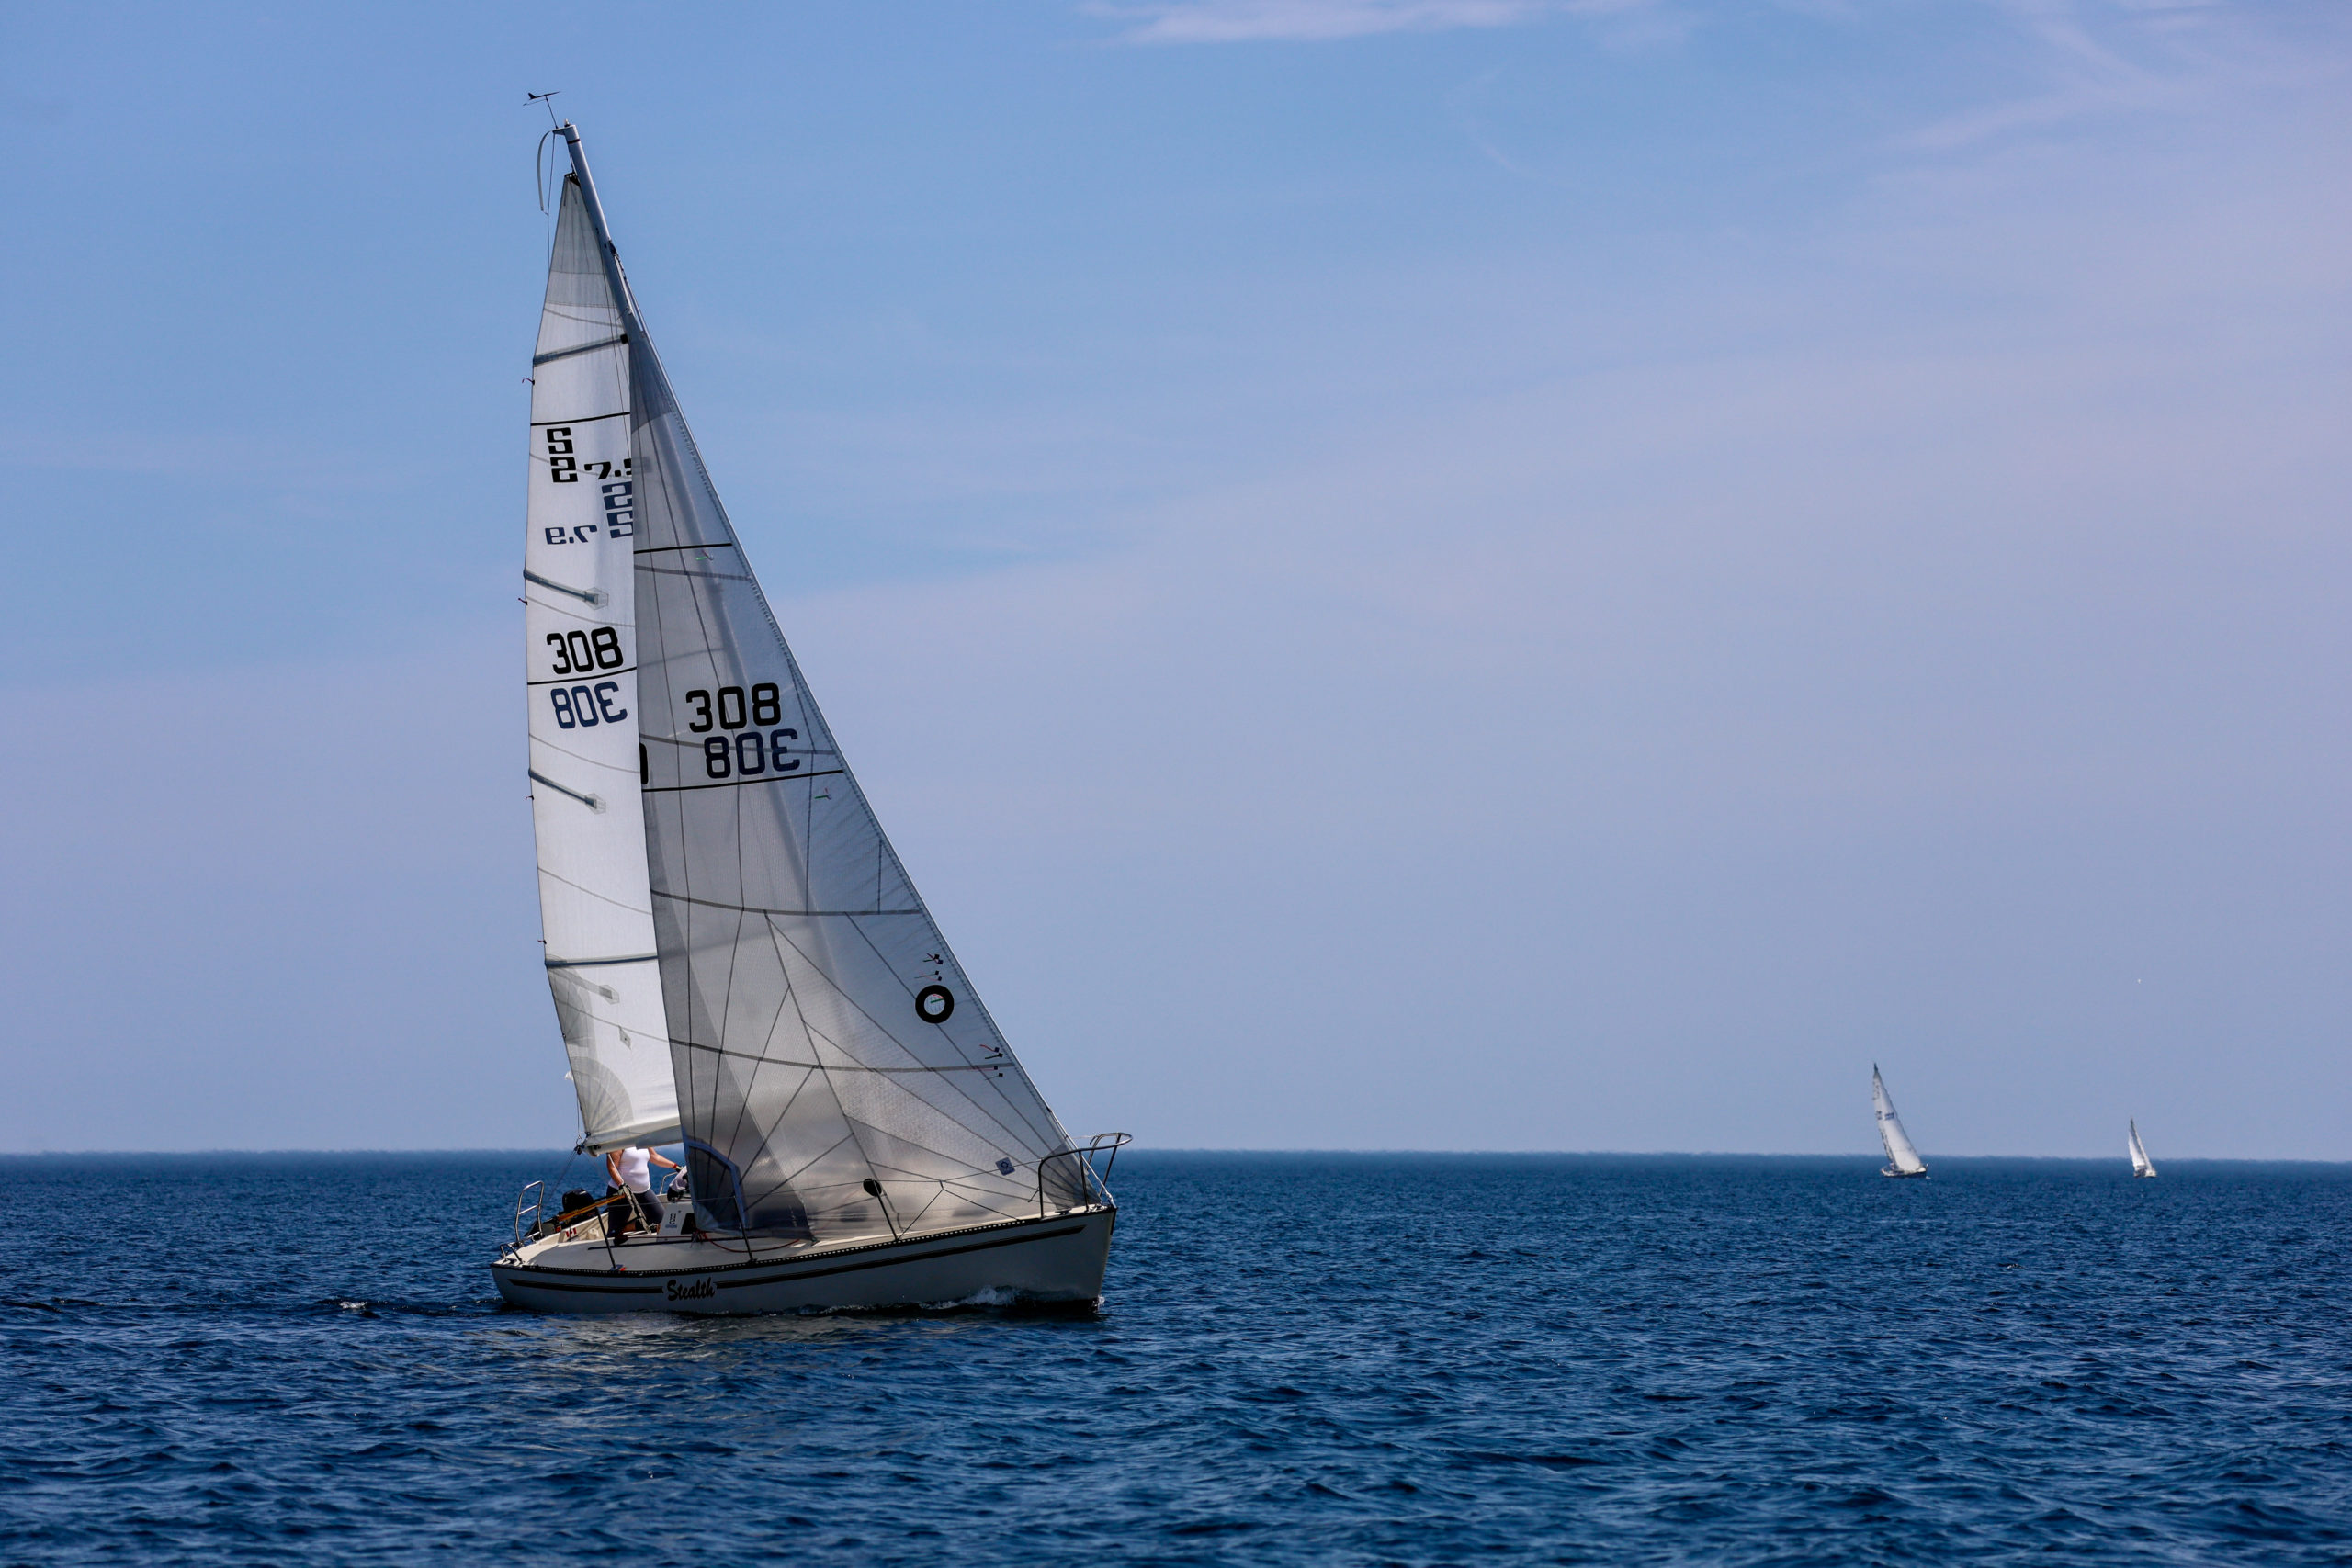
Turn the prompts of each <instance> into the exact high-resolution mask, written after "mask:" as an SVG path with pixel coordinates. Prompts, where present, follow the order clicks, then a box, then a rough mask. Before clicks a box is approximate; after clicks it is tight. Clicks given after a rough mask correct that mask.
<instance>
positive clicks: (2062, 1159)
mask: <svg viewBox="0 0 2352 1568" xmlns="http://www.w3.org/2000/svg"><path fill="white" fill-rule="evenodd" d="M650 1146H651V1147H654V1148H677V1147H681V1146H682V1145H678V1144H675V1143H668V1144H656V1145H650ZM1133 1147H1134V1146H1133V1145H1130V1148H1131V1149H1133ZM1141 1152H1144V1153H1146V1154H1147V1155H1215V1156H1355V1157H1360V1158H1368V1157H1372V1156H1386V1157H1402V1158H1424V1159H1428V1158H1483V1159H1496V1158H1520V1159H1789V1160H1797V1159H1808V1160H1852V1161H1857V1162H1861V1163H1871V1162H1874V1161H1876V1160H1879V1159H1880V1158H1882V1157H1883V1156H1881V1155H1878V1154H1876V1153H1868V1154H1864V1153H1851V1152H1848V1153H1830V1154H1822V1153H1804V1152H1798V1151H1777V1150H1766V1149H1467V1148H1453V1149H1430V1148H1373V1147H1364V1148H1298V1147H1294V1148H1231V1147H1228V1148H1219V1147H1214V1146H1210V1145H1183V1146H1178V1145H1170V1146H1168V1147H1165V1148H1162V1147H1159V1146H1152V1147H1150V1148H1148V1149H1146V1150H1143V1151H1141ZM493 1155H500V1156H503V1155H513V1156H530V1157H532V1158H542V1159H543V1158H548V1157H555V1156H568V1157H574V1158H591V1159H593V1158H595V1157H596V1156H581V1155H578V1154H577V1153H576V1152H575V1151H572V1150H569V1149H564V1148H560V1147H555V1148H546V1147H542V1148H531V1147H527V1146H523V1145H481V1146H476V1147H445V1148H369V1147H349V1148H229V1147H220V1148H204V1149H94V1148H84V1149H0V1160H34V1159H199V1158H207V1157H222V1156H231V1157H240V1158H249V1159H262V1158H286V1157H292V1156H394V1157H400V1158H414V1159H424V1158H434V1157H449V1156H469V1157H481V1156H493ZM1937 1160H1951V1161H1974V1160H2043V1161H2049V1162H2052V1163H2066V1164H2086V1165H2091V1164H2095V1165H2109V1164H2113V1165H2126V1164H2129V1163H2130V1161H2129V1159H2128V1157H2127V1156H2121V1155H2036V1154H1939V1155H1937V1156H1934V1158H1933V1159H1930V1160H1928V1164H1929V1165H1930V1166H1933V1165H1934V1164H1935V1162H1936V1161H1937ZM2163 1163H2164V1164H2167V1165H2352V1157H2348V1158H2339V1159H2329V1158H2325V1157H2323V1156H2310V1155H2300V1156H2298V1155H2289V1156H2280V1155H2179V1154H2175V1155H2167V1156H2165V1160H2164V1162H2163Z"/></svg>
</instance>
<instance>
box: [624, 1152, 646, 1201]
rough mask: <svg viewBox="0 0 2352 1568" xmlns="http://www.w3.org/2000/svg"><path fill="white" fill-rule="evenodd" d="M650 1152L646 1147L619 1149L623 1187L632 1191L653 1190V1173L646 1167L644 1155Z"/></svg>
mask: <svg viewBox="0 0 2352 1568" xmlns="http://www.w3.org/2000/svg"><path fill="white" fill-rule="evenodd" d="M650 1152H651V1151H650V1150H647V1149H623V1150H622V1151H621V1185H622V1186H623V1187H626V1188H628V1190H630V1191H632V1192H650V1191H652V1190H653V1175H652V1173H651V1172H650V1170H648V1169H647V1168H646V1156H647V1155H648V1154H649V1153H650Z"/></svg>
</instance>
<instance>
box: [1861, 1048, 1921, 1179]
mask: <svg viewBox="0 0 2352 1568" xmlns="http://www.w3.org/2000/svg"><path fill="white" fill-rule="evenodd" d="M1871 1107H1872V1108H1873V1109H1874V1110H1876V1111H1877V1112H1878V1141H1879V1142H1880V1143H1882V1144H1883V1145H1886V1167H1887V1173H1888V1174H1889V1175H1892V1176H1917V1174H1919V1173H1920V1172H1921V1171H1923V1170H1925V1169H1927V1168H1928V1162H1927V1161H1926V1160H1923V1159H1921V1158H1920V1157H1919V1151H1918V1150H1917V1149H1915V1148H1913V1147H1912V1146H1911V1134H1908V1133H1905V1131H1904V1130H1903V1118H1902V1117H1900V1116H1897V1115H1896V1114H1895V1113H1894V1101H1893V1100H1889V1099H1888V1098H1887V1097H1886V1084H1885V1081H1884V1080H1883V1079H1882V1078H1881V1077H1879V1076H1878V1064H1877V1063H1875V1062H1873V1063H1871Z"/></svg>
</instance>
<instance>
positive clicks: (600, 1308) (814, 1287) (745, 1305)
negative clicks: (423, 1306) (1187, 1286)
mask: <svg viewBox="0 0 2352 1568" xmlns="http://www.w3.org/2000/svg"><path fill="white" fill-rule="evenodd" d="M1117 1218H1118V1211H1117V1210H1116V1209H1114V1208H1111V1207H1109V1206H1108V1205H1098V1206H1095V1207H1091V1208H1087V1209H1080V1210H1072V1211H1070V1212H1069V1213H1059V1214H1052V1215H1047V1216H1045V1217H1042V1218H1038V1219H1034V1220H1029V1219H1024V1220H1008V1221H1002V1222H1000V1223H998V1224H988V1225H976V1226H973V1227H970V1228H968V1229H964V1230H953V1231H938V1232H933V1233H931V1234H929V1235H922V1236H911V1237H909V1238H907V1239H906V1240H903V1241H896V1240H891V1239H889V1238H887V1237H884V1238H879V1239H874V1240H865V1239H859V1240H855V1241H850V1242H843V1243H836V1244H832V1245H823V1246H814V1247H812V1246H808V1245H805V1244H804V1245H802V1246H799V1247H786V1246H782V1245H776V1244H771V1243H763V1242H761V1241H759V1240H757V1239H756V1238H755V1239H754V1240H753V1241H752V1244H751V1247H750V1253H751V1256H749V1257H747V1256H746V1248H745V1245H744V1243H743V1241H742V1240H741V1238H740V1237H734V1236H729V1237H726V1238H724V1239H722V1240H717V1241H711V1240H703V1239H700V1238H697V1237H694V1236H631V1237H629V1238H628V1239H627V1240H626V1241H622V1242H619V1243H616V1244H615V1245H612V1246H609V1247H608V1246H606V1245H605V1242H604V1241H602V1240H601V1239H599V1238H598V1237H597V1235H595V1234H594V1233H595V1227H594V1224H589V1225H582V1226H578V1227H575V1228H574V1230H572V1231H571V1232H567V1233H563V1234H560V1235H553V1236H549V1237H546V1238H544V1239H541V1240H538V1241H534V1242H531V1243H528V1244H526V1246H524V1247H521V1248H519V1249H515V1250H511V1251H510V1252H509V1254H508V1255H507V1256H506V1257H505V1258H501V1259H500V1260H499V1261H498V1262H496V1263H493V1264H492V1265H491V1274H492V1278H494V1279H495V1280H497V1282H498V1293H499V1294H500V1295H501V1296H503V1297H504V1298H505V1299H506V1301H507V1302H508V1303H511V1304H513V1305H515V1306H518V1307H526V1308H528V1309H529V1310H531V1311H534V1312H549V1313H569V1314H607V1313H622V1312H681V1313H695V1314H704V1315H710V1316H738V1315H743V1314H754V1313H783V1312H810V1311H824V1310H829V1309H843V1308H848V1309H855V1308H877V1307H938V1306H953V1305H958V1304H979V1303H986V1304H991V1305H1012V1304H1014V1303H1074V1302H1091V1301H1094V1300H1097V1299H1098V1298H1100V1297H1101V1295H1102V1294H1103V1271H1104V1269H1106V1268H1107V1267H1108V1265H1109V1262H1110V1256H1111V1230H1112V1226H1113V1224H1114V1222H1115V1221H1116V1220H1117Z"/></svg>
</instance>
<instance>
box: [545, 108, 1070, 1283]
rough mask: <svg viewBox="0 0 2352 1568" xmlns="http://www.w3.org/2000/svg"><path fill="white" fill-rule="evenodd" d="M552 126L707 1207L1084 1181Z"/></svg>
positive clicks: (813, 1212)
mask: <svg viewBox="0 0 2352 1568" xmlns="http://www.w3.org/2000/svg"><path fill="white" fill-rule="evenodd" d="M564 137H565V140H566V142H567V144H568V145H569V147H570V150H571V161H572V168H573V175H572V177H571V181H569V182H567V194H566V197H565V211H566V213H567V214H568V213H570V212H571V210H572V204H573V199H574V197H575V195H576V196H579V197H584V198H585V210H586V212H587V214H588V216H589V218H590V220H592V221H593V222H594V225H595V230H596V237H597V239H598V241H600V242H601V253H602V260H603V263H604V265H605V270H606V275H607V277H608V279H609V298H610V299H611V300H612V301H613V303H614V305H615V306H616V309H617V310H618V316H619V319H618V321H616V322H614V323H611V324H609V325H608V327H607V328H606V330H607V331H609V332H610V333H612V334H613V335H614V336H616V337H625V338H626V340H627V344H628V352H627V355H626V364H627V366H628V391H627V396H626V399H625V400H616V402H615V406H616V407H626V408H627V409H628V411H629V412H628V425H629V431H630V434H629V441H628V457H629V458H630V459H631V467H630V468H629V470H628V473H629V477H630V478H631V479H632V480H633V481H634V484H635V486H636V490H635V492H634V497H635V501H636V502H637V513H636V532H635V536H634V538H633V540H632V541H631V543H632V544H633V546H634V547H635V551H636V557H635V559H636V579H637V592H636V600H635V607H636V623H637V624H636V634H637V635H636V644H635V653H636V656H637V659H638V660H639V664H640V666H641V674H640V676H639V682H638V684H637V688H636V706H635V708H634V710H633V711H634V712H635V715H636V724H637V727H638V733H639V736H640V737H641V739H642V741H643V747H644V750H643V755H644V758H645V761H644V764H643V766H644V773H643V781H642V782H643V796H644V802H645V806H644V818H645V836H644V840H643V849H642V851H641V858H642V860H643V861H644V863H646V864H647V866H648V868H649V871H650V891H651V895H652V916H653V920H652V923H653V931H654V937H655V950H656V951H658V952H659V953H660V954H661V972H662V986H661V989H662V996H663V998H664V1000H665V1004H666V1009H667V1018H668V1028H667V1036H668V1040H669V1045H670V1051H671V1059H672V1062H673V1067H674V1072H675V1077H676V1083H677V1103H678V1111H679V1120H680V1123H681V1125H682V1127H683V1129H684V1138H685V1143H686V1149H687V1169H688V1173H689V1176H690V1178H691V1180H692V1184H693V1189H694V1194H695V1208H696V1210H697V1212H698V1218H699V1219H700V1221H701V1223H702V1224H705V1225H706V1226H718V1227H721V1228H725V1229H749V1230H760V1231H771V1232H784V1233H788V1234H806V1235H813V1236H815V1237H816V1238H817V1239H819V1240H823V1239H826V1238H828V1237H832V1236H845V1235H871V1234H874V1232H875V1231H876V1228H877V1227H879V1226H887V1227H888V1229H890V1230H891V1231H893V1232H895V1233H899V1234H905V1233H909V1232H919V1231H926V1230H932V1229H937V1228H943V1227H947V1226H954V1225H969V1224H976V1223H981V1222H985V1221H987V1220H990V1219H994V1218H1008V1219H1009V1218H1013V1217H1017V1216H1020V1215H1023V1214H1028V1215H1035V1214H1036V1213H1038V1212H1039V1208H1040V1205H1041V1204H1052V1205H1054V1206H1057V1207H1067V1206H1069V1205H1070V1204H1073V1203H1077V1202H1080V1201H1084V1194H1085V1190H1086V1188H1085V1183H1086V1177H1085V1175H1084V1174H1083V1173H1082V1172H1081V1170H1080V1157H1079V1156H1077V1155H1075V1154H1074V1153H1072V1151H1071V1145H1070V1141H1069V1134H1066V1133H1065V1132H1064V1131H1063V1130H1062V1127H1061V1124H1060V1122H1057V1120H1056V1119H1055V1117H1054V1113H1053V1112H1052V1111H1050V1110H1048V1109H1047V1108H1046V1103H1045V1101H1044V1100H1043V1099H1041V1098H1040V1097H1039V1095H1038V1093H1037V1090H1036V1089H1035V1087H1034V1086H1033V1085H1032V1084H1031V1083H1030V1081H1029V1078H1028V1076H1027V1074H1025V1073H1024V1072H1023V1070H1022V1068H1021V1065H1020V1063H1019V1062H1018V1061H1016V1060H1015V1059H1014V1057H1013V1055H1012V1050H1011V1048H1010V1047H1009V1046H1007V1044H1006V1043H1005V1041H1004V1037H1003V1036H1002V1035H1001V1033H1000V1032H998V1030H997V1027H996V1024H995V1021H993V1020H992V1019H991V1018H990V1017H989V1012H988V1010H987V1009H986V1008H985V1007H983V1006H982V1005H981V1003H980V999H979V998H978V996H977V995H976V994H975V993H974V991H973V989H972V986H971V982H970V980H969V979H968V978H967V976H965V974H964V971H963V968H962V966H961V965H960V964H957V963H956V955H955V953H953V951H952V950H950V948H949V947H948V945H947V942H946V941H945V939H944V938H943V937H942V936H941V935H940V931H939V928H938V926H937V925H936V924H935V923H934V922H933V919H932V918H931V914H930V911H929V910H928V909H927V908H924V906H923V902H922V898H921V897H919V896H918V895H917V894H916V892H915V889H914V885H913V884H912V883H911V882H910V880H909V879H908V877H907V874H906V871H905V869H904V868H903V867H902V866H901V865H900V864H899V857H898V855H897V853H896V852H894V851H893V850H892V849H891V847H890V843H889V840H888V839H887V838H886V837H885V836H884V835H883V832H882V828H881V825H880V823H879V822H878V821H876V818H875V815H874V811H873V809H872V807H870V806H868V805H867V803H866V799H865V794H864V793H863V792H862V791H861V790H860V789H859V788H858V785H857V781H856V779H855V778H854V776H853V775H852V774H851V773H850V771H849V766H848V764H847V762H846V761H844V760H843V758H842V753H841V749H840V747H839V746H838V745H837V744H836V743H835V740H834V738H833V734H832V731H831V728H829V727H828V726H827V724H826V723H825V720H824V717H823V716H822V715H821V714H820V712H819V711H818V708H817V704H816V700H815V698H814V697H813V696H812V695H811V694H810V693H809V684H808V682H807V681H806V680H805V679H804V678H803V677H802V674H801V671H800V666H799V664H798V662H797V660H795V659H794V658H793V655H792V651H791V649H789V648H788V647H786V644H785V640H784V635H783V633H782V632H781V631H780V630H779V629H778V627H777V625H776V622H775V616H774V615H772V614H771V612H770V610H769V608H768V604H767V600H766V597H765V596H764V595H763V593H762V592H761V591H760V585H759V582H758V581H757V580H756V579H755V578H754V577H753V576H752V569H751V566H750V563H749V562H748V561H747V560H746V559H745V558H744V554H743V550H742V548H741V545H740V544H739V543H738V541H737V539H736V536H735V531H734V528H733V526H732V525H730V524H729V521H728V517H727V513H726V511H725V509H724V508H723V507H722V506H721V505H720V504H719V500H718V493H717V491H715V490H714V489H713V488H712V485H711V481H710V479H709V477H708V475H707V473H706V472H705V471H704V468H703V464H702V458H701V457H700V455H699V453H697V451H696V450H695V443H694V437H693V436H692V435H691V434H689V433H688V432H687V429H686V424H685V420H684V417H683V415H682V414H681V413H680V412H679V409H678V404H677V400H676V399H675V398H674V397H673V394H672V391H671V388H670V383H669V379H668V378H667V377H666V376H665V375H664V374H663V372H662V364H661V361H660V359H659V358H658V356H657V355H655V353H654V350H653V345H652V344H651V342H650V340H649V339H648V338H647V336H646V334H645V328H644V323H643V321H641V320H640V319H639V316H638V313H637V310H636V305H635V301H634V300H633V299H631V297H630V295H629V292H628V283H627V281H626V279H625V278H624V277H623V276H622V274H621V271H620V265H619V261H618V257H617V254H616V252H615V251H614V249H613V246H612V239H611V233H610V231H609V230H608V229H607V228H606V227H605V223H604V220H603V214H602V209H601V208H600V207H599V206H598V204H597V201H596V197H595V186H594V182H593V181H592V180H590V178H589V176H588V168H587V162H586V159H585V157H584V155H583V154H582V151H581V147H580V141H579V136H578V133H577V132H576V131H574V130H571V128H570V127H569V126H567V127H565V128H564ZM601 450H602V449H601V448H600V451H601Z"/></svg>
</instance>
